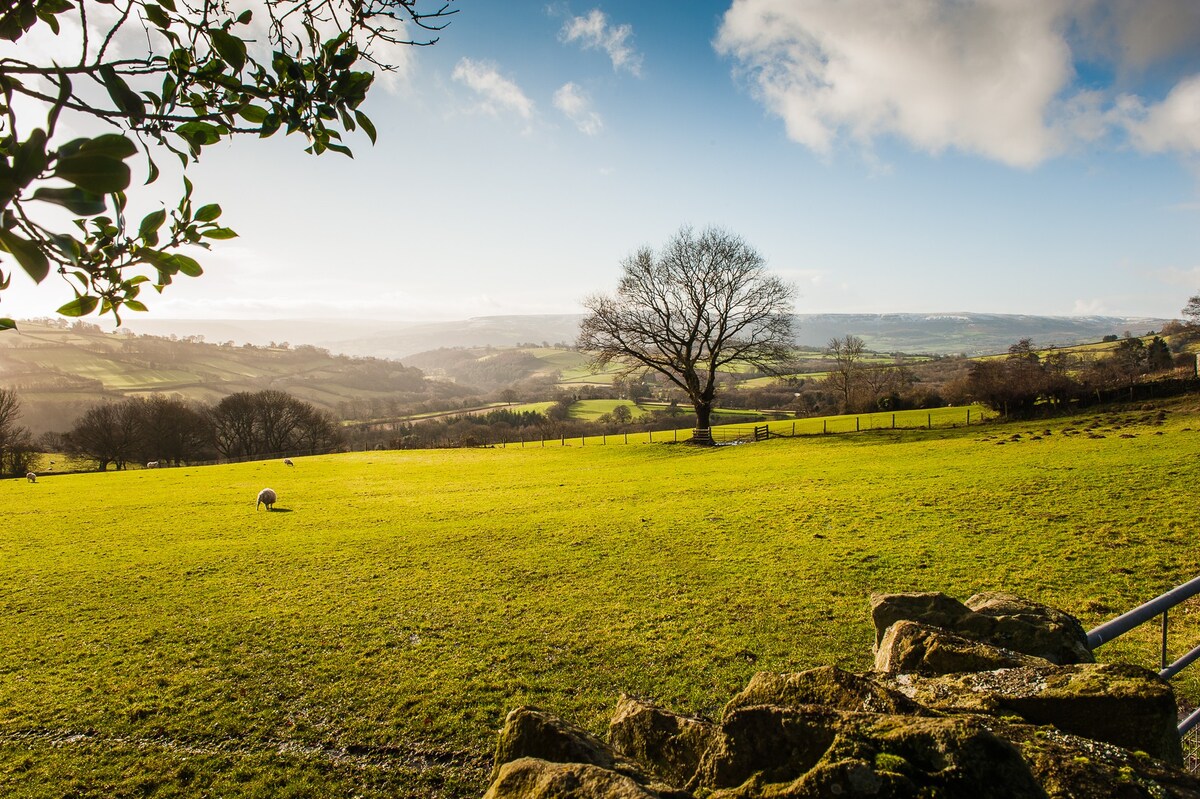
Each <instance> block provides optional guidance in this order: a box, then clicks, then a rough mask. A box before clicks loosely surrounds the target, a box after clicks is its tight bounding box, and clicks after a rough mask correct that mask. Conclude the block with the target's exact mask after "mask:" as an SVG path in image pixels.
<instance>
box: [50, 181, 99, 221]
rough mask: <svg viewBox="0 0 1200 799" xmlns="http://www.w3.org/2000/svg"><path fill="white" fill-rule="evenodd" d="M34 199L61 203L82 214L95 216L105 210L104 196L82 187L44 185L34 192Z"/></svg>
mask: <svg viewBox="0 0 1200 799" xmlns="http://www.w3.org/2000/svg"><path fill="white" fill-rule="evenodd" d="M33 199H35V200H41V201H42V202H47V203H54V204H55V205H61V206H62V207H63V208H66V209H67V210H69V211H70V212H71V213H74V214H79V215H80V216H95V215H96V214H102V213H104V211H105V204H104V197H103V196H101V195H99V194H93V193H92V192H90V191H84V190H83V189H80V188H70V189H55V188H48V187H42V188H39V189H37V190H36V191H35V192H34V193H33Z"/></svg>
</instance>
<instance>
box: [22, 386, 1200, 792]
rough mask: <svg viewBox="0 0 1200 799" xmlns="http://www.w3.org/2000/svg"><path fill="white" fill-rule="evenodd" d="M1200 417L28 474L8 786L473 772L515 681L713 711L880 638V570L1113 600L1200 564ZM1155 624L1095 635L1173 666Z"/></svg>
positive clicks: (1199, 407) (1189, 625) (1189, 616)
mask: <svg viewBox="0 0 1200 799" xmlns="http://www.w3.org/2000/svg"><path fill="white" fill-rule="evenodd" d="M1160 408H1161V409H1162V410H1163V411H1165V412H1163V413H1160V412H1159V409H1160ZM777 424H778V423H777ZM1198 446H1200V403H1198V402H1197V401H1196V400H1191V399H1189V400H1186V401H1176V402H1174V403H1170V404H1160V405H1156V406H1155V407H1154V408H1153V409H1142V408H1139V409H1136V410H1121V411H1117V412H1111V413H1095V414H1092V415H1088V416H1084V417H1078V418H1072V419H1064V420H1056V421H1052V422H1038V423H1036V424H1033V423H1029V424H1006V425H999V424H989V425H985V426H972V427H958V428H943V429H935V430H932V431H925V430H904V431H892V430H890V429H888V430H877V431H875V432H868V433H863V434H860V435H847V436H813V437H804V438H795V439H779V440H771V441H768V442H763V443H758V444H753V445H747V446H738V447H721V448H711V449H698V448H692V447H684V446H672V445H661V446H639V447H633V446H630V447H593V446H587V447H585V448H575V447H558V448H546V449H541V448H537V449H524V450H522V449H517V448H512V447H510V448H507V449H475V450H440V451H425V452H387V453H385V452H374V453H364V454H348V455H339V456H326V457H320V458H299V459H296V466H295V468H288V467H286V466H283V465H282V464H281V463H280V462H262V463H248V464H239V465H233V466H215V467H201V468H183V469H164V470H141V471H132V472H125V473H109V474H95V475H66V476H51V477H46V478H44V479H42V480H40V481H39V482H38V483H36V484H29V483H27V482H25V481H16V480H6V481H3V482H0V508H3V509H4V524H3V525H0V641H2V642H3V646H2V648H0V795H4V796H9V797H62V796H72V797H144V796H156V797H184V796H186V797H200V796H222V797H224V796H238V797H258V796H261V797H266V796H272V797H288V796H294V797H301V796H311V797H325V796H347V797H350V796H362V797H392V796H396V797H416V796H421V797H430V796H443V797H459V796H462V797H466V796H478V795H479V794H480V793H481V792H482V789H483V787H484V782H485V779H486V771H487V769H488V767H489V765H490V764H489V757H490V751H491V747H492V744H493V735H494V730H495V729H496V728H497V727H498V726H499V724H500V722H501V720H502V719H503V716H504V714H505V713H506V712H507V711H508V710H509V709H510V708H512V707H513V706H516V705H519V704H523V703H531V704H536V705H540V706H542V707H545V708H548V709H550V710H553V711H556V712H558V713H561V714H564V715H566V716H567V717H569V718H572V719H575V720H577V721H579V722H581V723H583V724H585V725H587V726H588V727H590V728H591V729H593V730H594V731H597V732H600V731H602V730H603V729H604V726H605V724H606V721H607V717H608V714H609V713H610V711H611V708H612V706H613V704H614V702H615V701H616V699H617V696H618V694H620V693H621V692H627V693H631V694H636V695H639V696H643V697H646V698H650V699H654V700H656V701H658V702H660V703H662V704H664V705H666V706H668V707H671V708H675V709H678V710H684V711H690V712H697V713H704V714H710V715H711V714H715V713H717V712H718V711H719V709H720V707H721V706H722V704H723V703H724V702H725V701H726V700H727V699H728V698H729V697H730V695H731V694H732V693H733V692H735V691H736V690H737V689H738V688H739V687H740V686H741V685H742V684H744V682H745V681H746V680H747V679H748V678H749V677H750V676H751V675H752V674H753V673H754V672H756V671H759V670H795V669H803V668H808V667H812V666H816V665H821V664H838V665H841V666H844V667H846V668H851V669H864V668H867V667H869V665H870V662H871V656H870V644H871V640H872V636H871V627H870V623H869V618H868V607H867V597H868V595H869V594H870V592H872V591H898V590H942V591H946V592H947V593H950V594H952V595H954V596H957V597H960V598H966V597H967V596H968V595H970V594H971V593H974V592H976V591H984V590H1003V591H1011V592H1015V593H1019V594H1022V595H1025V596H1028V597H1030V598H1033V599H1037V600H1041V601H1045V602H1049V603H1052V604H1055V605H1057V606H1060V607H1063V608H1065V609H1067V610H1069V611H1071V612H1073V613H1075V614H1077V615H1079V616H1080V617H1081V618H1082V619H1083V620H1084V622H1085V624H1086V625H1087V626H1093V625H1095V624H1096V623H1099V622H1100V621H1103V620H1106V619H1108V618H1111V617H1112V616H1115V615H1117V614H1118V613H1120V612H1123V611H1125V610H1127V609H1129V608H1130V607H1132V606H1134V605H1136V604H1138V603H1140V602H1141V601H1143V600H1145V599H1148V598H1150V597H1152V596H1154V595H1155V594H1157V593H1158V592H1160V591H1161V590H1163V589H1165V588H1168V587H1170V586H1173V585H1175V584H1178V583H1181V582H1183V581H1185V580H1187V579H1189V578H1191V577H1193V576H1195V575H1196V574H1197V573H1200V549H1198V548H1197V547H1196V546H1195V536H1196V531H1197V527H1198V524H1197V523H1198V522H1200V503H1198V502H1197V501H1196V497H1195V493H1196V492H1195V487H1196V485H1197V484H1200V459H1197V458H1196V457H1195V453H1196V451H1197V447H1198ZM263 486H271V487H272V488H275V489H276V490H277V491H278V492H279V497H280V499H279V505H278V508H279V510H278V511H277V512H275V513H267V512H265V511H259V512H256V511H255V509H254V505H253V498H254V496H255V494H256V492H257V491H258V490H259V489H260V488H262V487H263ZM1198 621H1200V615H1197V614H1196V613H1195V608H1194V607H1191V606H1189V607H1187V608H1185V610H1184V611H1183V612H1180V613H1177V614H1176V615H1174V616H1173V617H1172V636H1173V637H1172V646H1173V649H1174V651H1175V654H1180V653H1181V652H1182V651H1185V650H1186V649H1187V648H1190V647H1191V646H1192V645H1193V644H1194V643H1196V642H1197V641H1198V640H1200V623H1198ZM1156 636H1157V629H1145V630H1142V631H1139V632H1138V633H1136V634H1134V635H1132V636H1131V637H1129V638H1128V640H1126V639H1122V640H1120V641H1118V642H1116V643H1114V644H1111V645H1109V646H1108V647H1106V648H1105V649H1102V650H1101V653H1100V654H1101V655H1102V657H1103V658H1105V659H1118V658H1124V659H1130V660H1133V661H1135V662H1140V663H1143V664H1144V665H1151V664H1153V663H1154V661H1155V659H1156V657H1157V650H1156V647H1155V643H1154V642H1155V639H1156ZM1198 686H1200V683H1198V682H1197V679H1196V677H1195V676H1194V675H1189V674H1188V673H1187V672H1185V674H1184V676H1183V678H1182V682H1181V683H1180V691H1181V693H1182V694H1183V695H1185V696H1187V697H1189V698H1191V699H1196V698H1200V690H1198Z"/></svg>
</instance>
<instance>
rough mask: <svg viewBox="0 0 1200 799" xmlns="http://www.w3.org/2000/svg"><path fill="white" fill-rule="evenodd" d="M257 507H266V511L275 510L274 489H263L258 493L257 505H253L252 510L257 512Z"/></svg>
mask: <svg viewBox="0 0 1200 799" xmlns="http://www.w3.org/2000/svg"><path fill="white" fill-rule="evenodd" d="M259 505H266V506H267V510H275V489H273V488H264V489H263V490H262V491H259V492H258V503H257V504H255V506H254V509H255V510H258V507H259Z"/></svg>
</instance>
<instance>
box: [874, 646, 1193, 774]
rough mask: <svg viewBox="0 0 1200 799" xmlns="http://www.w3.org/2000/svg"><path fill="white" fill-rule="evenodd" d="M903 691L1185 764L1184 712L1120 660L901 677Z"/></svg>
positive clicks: (952, 708) (1151, 678)
mask: <svg viewBox="0 0 1200 799" xmlns="http://www.w3.org/2000/svg"><path fill="white" fill-rule="evenodd" d="M892 685H893V687H895V689H896V690H898V691H901V692H903V693H905V694H906V695H908V696H909V697H911V698H912V699H913V700H914V701H916V702H918V703H920V704H922V705H925V706H926V707H930V708H933V709H935V710H938V711H941V712H948V713H990V714H994V715H1006V714H1016V715H1019V716H1020V717H1021V718H1023V719H1025V720H1026V721H1028V722H1030V723H1032V724H1053V725H1054V726H1055V727H1057V728H1058V729H1060V730H1063V731H1064V732H1070V733H1074V734H1075V735H1079V736H1082V737H1085V738H1091V739H1094V740H1097V741H1106V742H1108V743H1111V744H1116V745H1117V746H1122V747H1125V748H1127V749H1130V750H1140V751H1143V752H1146V753H1148V754H1150V755H1151V756H1153V757H1156V758H1159V759H1160V760H1163V761H1165V762H1167V763H1171V764H1173V765H1177V766H1178V765H1182V763H1183V759H1182V757H1183V756H1182V754H1181V751H1180V746H1179V734H1178V732H1177V731H1176V728H1175V725H1176V721H1177V718H1178V711H1177V709H1176V704H1175V694H1174V691H1172V689H1171V686H1170V684H1169V683H1167V682H1166V681H1165V680H1163V679H1161V678H1160V677H1159V676H1158V675H1157V674H1155V673H1154V672H1152V671H1149V670H1147V669H1143V668H1140V667H1138V666H1130V665H1127V664H1120V663H1102V664H1098V663H1085V664H1075V665H1070V666H1042V667H1024V668H1017V669H1006V670H1002V671H994V672H979V673H973V674H953V675H948V676H941V677H925V678H922V677H910V678H897V679H896V681H894V682H893V683H892Z"/></svg>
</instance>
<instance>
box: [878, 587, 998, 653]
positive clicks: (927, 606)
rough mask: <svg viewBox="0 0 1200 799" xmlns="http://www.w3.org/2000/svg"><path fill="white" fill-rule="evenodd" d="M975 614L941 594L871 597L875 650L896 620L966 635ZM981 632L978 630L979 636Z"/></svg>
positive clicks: (932, 592)
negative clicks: (967, 627)
mask: <svg viewBox="0 0 1200 799" xmlns="http://www.w3.org/2000/svg"><path fill="white" fill-rule="evenodd" d="M974 615H975V613H974V611H972V610H971V609H970V608H968V607H967V606H966V605H964V604H963V603H961V602H959V601H958V600H957V599H954V598H953V597H949V596H946V595H945V594H943V593H941V592H940V591H928V592H919V593H907V594H872V595H871V621H872V622H874V624H875V646H876V648H878V647H879V644H880V643H881V642H882V641H883V636H884V633H886V632H887V630H888V628H889V627H891V626H892V625H893V624H895V623H896V622H898V621H917V622H920V623H922V624H925V625H928V626H931V627H941V628H942V629H944V630H952V631H954V632H957V633H958V634H959V635H966V633H965V632H964V628H965V627H966V626H967V622H968V621H970V620H971V618H972V617H973V616H974ZM984 624H985V625H986V622H984ZM984 631H985V630H983V629H980V630H979V632H981V633H982V632H984Z"/></svg>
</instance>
